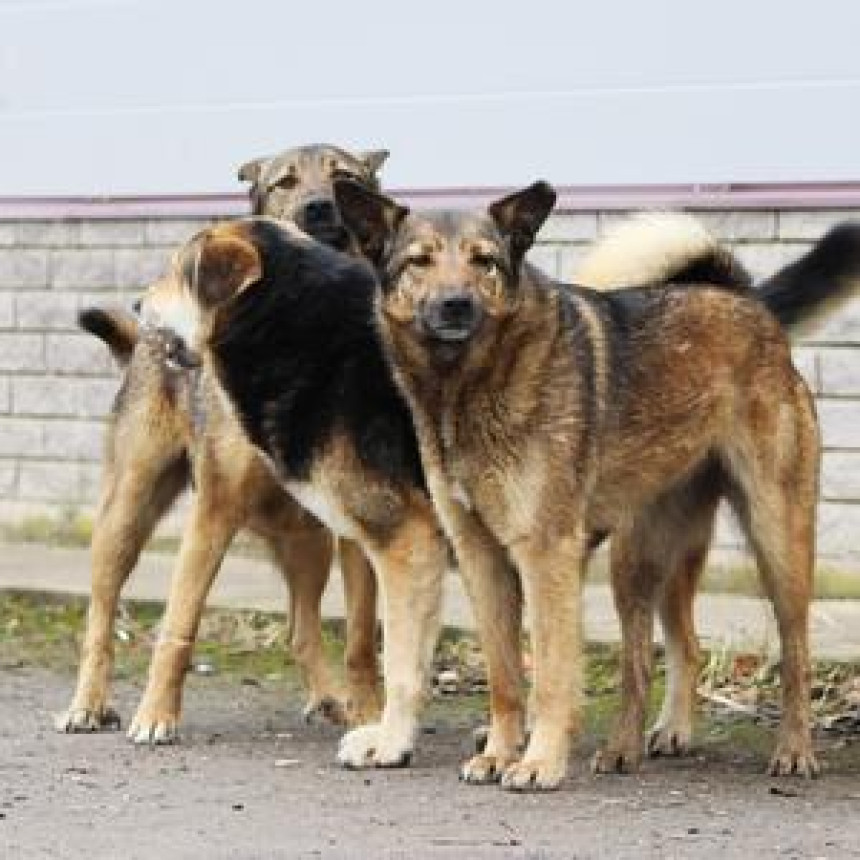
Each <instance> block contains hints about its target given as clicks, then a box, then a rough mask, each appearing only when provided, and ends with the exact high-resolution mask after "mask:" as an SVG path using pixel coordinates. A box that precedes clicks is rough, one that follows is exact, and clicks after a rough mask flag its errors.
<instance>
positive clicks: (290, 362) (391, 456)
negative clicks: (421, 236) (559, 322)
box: [210, 221, 424, 487]
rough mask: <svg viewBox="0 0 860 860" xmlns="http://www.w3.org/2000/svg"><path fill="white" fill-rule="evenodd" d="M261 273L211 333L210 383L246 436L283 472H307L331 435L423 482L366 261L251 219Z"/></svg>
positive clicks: (364, 457)
mask: <svg viewBox="0 0 860 860" xmlns="http://www.w3.org/2000/svg"><path fill="white" fill-rule="evenodd" d="M252 235H253V240H254V242H255V244H256V245H257V247H258V249H259V250H260V252H261V255H262V259H263V272H264V274H263V278H262V280H261V281H259V282H258V283H257V284H254V285H253V286H251V287H249V288H248V289H246V290H245V291H244V292H243V293H241V294H240V295H239V296H238V297H237V298H236V299H235V300H234V301H233V302H231V303H230V304H229V305H228V306H227V307H226V308H225V309H224V311H222V312H221V316H220V318H219V321H218V323H217V325H216V329H215V331H214V332H213V336H212V338H211V339H210V347H211V349H212V352H213V354H214V356H215V358H216V362H217V364H218V366H219V369H218V372H219V375H220V377H221V382H222V384H223V385H224V386H225V388H226V389H227V392H228V394H229V395H230V397H231V398H232V400H233V401H234V403H235V404H236V406H237V408H238V411H239V413H240V416H241V419H242V422H243V424H244V426H245V429H246V432H247V433H248V435H249V436H250V438H251V440H252V441H253V442H254V443H255V444H256V445H258V446H260V447H261V448H262V449H263V450H264V451H266V452H267V453H268V454H269V455H270V456H272V457H273V459H274V460H275V461H276V463H277V464H278V466H279V467H280V468H281V469H283V470H284V474H283V477H285V478H287V479H299V480H302V479H306V478H307V477H308V475H309V472H310V468H311V465H312V463H313V461H314V459H315V457H316V455H317V454H318V453H319V452H321V451H322V450H323V449H324V448H325V447H326V445H327V444H328V443H329V442H330V441H331V440H332V439H333V438H334V436H335V435H336V434H338V433H341V432H342V433H344V434H346V436H347V437H348V438H349V439H350V441H351V442H352V444H353V446H354V448H355V450H356V452H357V455H358V457H359V459H360V460H361V461H362V463H364V464H365V465H366V466H368V467H369V468H371V469H374V470H376V471H377V472H379V473H381V474H382V475H383V476H385V477H386V478H387V479H389V480H392V481H395V482H397V483H401V484H402V483H406V484H412V485H415V486H422V487H423V485H424V479H423V472H422V470H421V465H420V459H419V454H418V443H417V439H416V437H415V431H414V429H413V426H412V419H411V416H410V414H409V411H408V409H407V406H406V404H405V402H404V401H403V399H402V397H401V395H400V393H399V392H398V391H397V389H396V388H395V385H394V382H393V380H392V378H391V373H390V370H389V368H388V365H387V363H386V360H385V357H384V354H383V351H382V346H381V344H380V342H379V339H378V337H377V334H376V330H375V327H374V310H373V300H374V293H375V290H376V279H375V277H374V276H373V274H372V272H371V271H370V269H369V268H368V267H367V266H366V265H365V264H363V263H361V262H358V261H356V260H354V259H352V258H350V257H347V256H346V255H343V254H338V253H337V252H335V251H332V250H330V249H329V248H326V247H324V246H322V245H320V244H316V243H314V244H311V243H308V242H305V241H297V240H295V239H294V238H292V237H290V236H288V235H287V234H285V233H284V232H282V231H281V230H280V229H278V227H277V226H276V225H274V224H272V223H271V222H263V221H261V222H258V223H257V224H255V225H254V227H253V231H252Z"/></svg>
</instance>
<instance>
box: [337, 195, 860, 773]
mask: <svg viewBox="0 0 860 860" xmlns="http://www.w3.org/2000/svg"><path fill="white" fill-rule="evenodd" d="M336 196H337V200H338V203H339V206H340V209H341V213H342V216H343V218H344V220H345V223H346V224H347V226H348V227H349V229H350V230H351V231H352V232H353V234H354V235H355V236H356V237H357V238H358V239H359V241H361V242H362V244H363V247H364V249H365V253H366V255H367V256H368V257H369V258H370V259H372V260H373V261H374V262H375V264H376V266H377V270H378V274H379V279H380V284H381V287H380V292H379V296H378V301H377V324H378V329H379V332H380V336H381V338H382V339H383V341H384V343H385V349H386V352H387V354H388V357H389V360H390V363H391V366H392V369H393V373H394V376H395V378H396V380H397V382H398V384H399V386H400V388H401V390H402V392H403V393H404V395H405V397H406V399H407V402H408V403H409V406H410V409H411V412H412V415H413V418H414V421H415V429H416V433H417V437H418V441H419V446H420V450H421V460H422V464H423V467H424V470H425V476H426V481H427V485H428V488H429V490H430V493H431V495H432V498H433V501H434V505H435V508H436V510H437V512H438V514H439V516H440V520H441V522H442V524H443V526H444V529H445V531H446V533H447V535H448V537H449V538H450V540H451V541H452V543H453V545H454V549H455V552H456V554H457V556H458V559H459V562H460V567H461V572H462V574H463V577H464V580H465V582H466V584H467V587H468V590H469V592H470V595H471V597H472V600H473V602H474V610H475V614H476V619H477V623H478V627H479V630H480V633H481V639H482V644H483V647H484V649H485V652H486V658H487V664H488V671H489V675H490V690H491V726H490V733H489V737H488V741H487V745H486V748H485V750H484V752H483V753H482V754H480V755H478V756H476V757H474V758H472V759H471V760H469V761H468V762H466V764H465V765H464V767H463V770H462V775H463V778H464V779H465V780H467V781H470V782H477V783H484V782H490V781H497V780H499V779H500V780H501V782H502V784H503V785H504V786H506V787H508V788H511V789H516V790H527V789H551V788H555V787H556V786H558V785H559V783H560V781H561V780H562V778H563V777H564V774H565V772H566V768H567V758H568V751H569V748H570V733H571V732H572V731H575V730H576V729H577V728H578V726H579V723H580V719H581V707H580V698H581V680H580V672H581V669H580V660H581V632H580V630H581V619H580V587H581V581H582V571H583V568H584V565H585V563H586V561H587V558H588V556H589V553H590V550H591V548H592V547H593V546H594V545H595V544H596V543H599V541H600V539H602V537H604V536H605V535H607V534H611V535H612V563H611V568H612V582H613V586H614V592H615V599H616V603H617V606H618V610H619V614H620V618H621V622H622V633H623V658H622V659H623V681H622V709H621V716H620V719H619V721H618V724H617V726H616V728H615V729H614V731H613V733H612V736H611V738H610V740H609V743H608V745H607V748H606V749H605V750H604V751H603V752H602V753H601V754H599V755H598V756H597V758H596V769H597V770H599V771H617V770H623V769H627V768H629V767H633V766H635V764H636V763H638V761H639V757H640V750H641V746H642V743H641V732H642V725H641V724H642V720H643V718H644V707H645V701H646V693H647V688H648V684H649V678H650V667H651V647H650V640H651V632H652V624H653V615H654V609H655V606H658V607H659V611H660V615H661V618H662V621H663V624H664V627H665V628H666V629H667V630H668V631H669V638H670V640H673V641H674V642H675V643H676V646H677V647H675V648H674V653H675V657H674V658H673V660H674V662H675V664H676V665H675V666H674V667H673V666H672V662H673V661H670V671H671V672H672V673H673V679H670V683H669V699H670V701H669V703H668V706H667V709H666V711H665V713H666V714H667V715H668V719H667V721H666V725H665V726H663V725H658V729H657V736H656V738H655V740H654V741H653V743H654V744H656V747H657V748H659V747H662V746H665V747H666V748H667V749H668V748H671V745H672V741H671V737H670V736H671V734H672V733H673V732H674V731H675V728H676V726H675V725H673V723H675V722H677V723H678V726H680V727H682V724H683V722H684V718H683V716H682V714H681V712H682V711H686V710H687V709H688V704H687V701H686V697H689V698H691V696H690V693H689V690H690V688H691V686H692V683H693V680H694V678H695V666H696V658H695V650H694V649H693V648H692V646H691V641H692V640H693V639H694V638H695V637H694V636H692V634H691V633H690V631H689V629H688V628H689V622H690V619H691V605H692V596H693V593H694V591H695V583H696V581H697V578H698V574H699V571H700V569H701V567H702V564H703V562H704V559H705V556H706V553H707V549H708V545H709V543H710V538H711V532H712V528H713V520H714V514H715V511H716V507H717V503H718V502H719V500H720V499H723V498H725V499H727V500H728V501H729V503H730V505H731V506H732V507H733V509H734V511H735V513H736V515H737V516H738V519H739V520H740V523H741V525H742V527H743V529H744V531H745V533H746V535H747V537H748V539H749V542H750V544H751V546H752V548H753V551H754V553H755V556H756V559H757V562H758V565H759V570H760V573H761V577H762V580H763V583H764V586H765V589H766V592H767V593H768V594H769V596H770V598H771V600H772V603H773V607H774V610H775V613H776V617H777V621H778V625H779V631H780V638H781V646H782V662H781V666H782V688H783V717H782V722H781V725H780V730H779V735H778V739H777V744H776V750H775V753H774V755H773V758H772V760H771V764H770V771H771V773H773V774H790V773H798V774H803V775H813V774H815V773H816V772H817V770H818V765H817V763H816V760H815V756H814V753H813V749H812V744H811V737H810V716H809V651H808V610H809V602H810V598H811V590H812V573H813V562H814V529H815V509H816V502H817V496H818V467H819V437H818V427H817V422H816V417H815V411H814V407H813V402H812V397H811V395H810V393H809V391H808V389H807V387H806V385H805V384H804V382H803V380H802V378H801V377H800V375H799V374H798V373H797V371H796V370H795V369H794V367H793V365H792V362H791V354H790V350H789V345H788V341H787V339H786V336H785V332H784V331H783V326H782V325H781V323H780V318H779V317H778V316H777V314H780V316H781V317H782V319H784V320H789V319H790V318H792V317H803V316H804V315H805V314H806V312H808V311H811V310H812V309H814V308H815V306H816V305H818V304H819V303H820V302H821V301H822V300H823V299H825V298H827V297H828V294H829V293H833V292H838V291H840V290H842V289H844V288H845V286H846V283H845V281H844V280H842V281H840V280H839V279H836V280H834V281H833V282H832V283H831V284H827V285H824V286H823V289H819V287H820V286H822V285H819V284H810V283H808V282H804V279H803V278H799V279H798V278H794V279H792V278H783V280H782V281H780V280H779V277H777V278H775V279H774V281H773V283H772V284H771V285H770V287H769V288H768V289H766V290H764V291H762V293H761V294H758V295H757V294H756V293H755V292H754V291H753V290H752V289H751V286H750V281H749V278H748V277H747V276H746V274H745V272H744V271H743V269H742V267H741V266H740V265H739V264H738V263H737V261H736V260H735V259H734V258H733V257H732V256H731V254H729V253H728V252H727V251H725V250H724V249H722V248H721V247H719V246H717V245H715V244H710V245H707V246H705V247H701V246H700V247H697V248H696V249H695V250H694V251H693V253H689V254H681V255H678V259H677V260H676V263H677V264H676V265H672V266H669V267H668V268H666V269H665V270H664V271H662V272H660V273H659V275H658V276H657V277H656V281H657V282H656V283H654V284H652V285H651V286H647V287H642V288H631V289H625V290H621V291H617V292H607V293H602V292H598V291H595V290H589V289H586V288H579V287H570V286H565V285H560V284H557V283H554V282H553V281H551V280H550V279H549V278H547V277H546V276H545V275H543V274H542V273H541V272H539V271H538V270H537V269H535V268H534V267H532V266H531V265H529V264H528V263H527V262H526V261H525V259H524V257H525V253H526V251H527V250H528V249H529V247H530V246H531V245H532V243H533V241H534V238H535V235H536V233H537V231H538V230H539V228H540V227H541V225H542V224H543V223H544V221H545V219H546V218H547V216H548V215H549V213H550V212H551V210H552V208H553V206H554V202H555V193H554V191H553V190H552V189H551V188H550V187H549V186H548V185H546V184H545V183H536V184H534V185H533V186H531V187H529V188H527V189H525V190H523V191H521V192H519V193H516V194H513V195H510V196H508V197H505V198H504V199H501V200H499V201H497V202H496V203H494V204H492V205H491V206H490V207H489V208H488V210H487V211H486V212H481V213H477V214H450V213H448V214H438V215H415V214H410V213H409V212H408V210H407V209H405V208H404V207H402V206H399V205H398V204H397V203H395V202H394V201H392V200H390V199H388V198H385V197H383V196H381V195H378V194H375V193H373V192H369V191H367V190H366V189H363V188H360V187H359V186H357V185H355V184H354V183H348V182H344V183H338V184H337V186H336ZM854 232H855V236H854V241H855V243H856V241H857V236H856V232H857V230H856V228H854ZM824 242H825V243H826V242H827V239H825V240H824ZM650 253H651V255H652V256H651V257H650V258H649V259H651V270H652V271H653V270H654V269H655V263H654V261H655V260H658V259H664V257H665V253H666V249H665V248H660V247H655V248H652V249H651V252H650ZM814 253H815V252H813V254H814ZM855 255H856V248H855ZM624 256H625V255H624V254H623V253H622V254H620V255H618V257H617V258H616V260H617V259H618V258H620V259H623V258H624ZM622 285H623V282H622ZM805 287H811V289H809V290H805ZM769 308H770V309H769ZM771 309H772V310H771ZM786 309H789V310H790V311H791V313H786V312H785V311H786ZM523 592H524V593H525V595H526V597H527V602H528V605H529V608H530V612H531V628H532V649H533V655H534V656H533V662H534V686H533V690H532V697H533V698H532V707H533V717H534V722H533V725H532V731H531V736H530V739H529V741H528V744H527V746H526V749H525V752H524V754H523V755H522V756H521V755H520V752H519V747H520V744H521V743H522V741H523V722H524V708H523V705H522V701H521V685H522V673H521V668H520V660H519V634H520V618H521V603H522V598H521V595H522V593H523ZM673 683H674V688H675V690H677V689H680V688H684V689H685V690H687V692H686V693H681V694H678V695H677V697H676V699H674V700H673V696H674V695H675V694H674V693H673ZM664 735H665V737H663V736H664Z"/></svg>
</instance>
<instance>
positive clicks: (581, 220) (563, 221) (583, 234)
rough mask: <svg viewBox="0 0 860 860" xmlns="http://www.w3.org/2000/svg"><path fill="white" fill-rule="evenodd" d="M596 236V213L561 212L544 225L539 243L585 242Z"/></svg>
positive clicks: (539, 234)
mask: <svg viewBox="0 0 860 860" xmlns="http://www.w3.org/2000/svg"><path fill="white" fill-rule="evenodd" d="M596 236H597V213H596V212H588V211H584V212H560V213H558V214H556V215H553V216H552V217H551V218H550V219H549V221H547V222H546V224H544V225H543V227H542V228H541V231H540V233H538V242H541V243H544V242H585V241H590V240H592V239H594V238H595V237H596Z"/></svg>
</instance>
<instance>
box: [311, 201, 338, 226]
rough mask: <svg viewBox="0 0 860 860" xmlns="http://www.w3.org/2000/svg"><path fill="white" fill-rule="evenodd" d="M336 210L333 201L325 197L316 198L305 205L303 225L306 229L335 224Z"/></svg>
mask: <svg viewBox="0 0 860 860" xmlns="http://www.w3.org/2000/svg"><path fill="white" fill-rule="evenodd" d="M336 221H337V210H336V209H335V208H334V201H333V200H329V199H328V198H326V197H318V198H316V199H314V200H308V202H307V203H305V223H306V224H307V226H308V227H321V226H327V225H330V224H335V223H336Z"/></svg>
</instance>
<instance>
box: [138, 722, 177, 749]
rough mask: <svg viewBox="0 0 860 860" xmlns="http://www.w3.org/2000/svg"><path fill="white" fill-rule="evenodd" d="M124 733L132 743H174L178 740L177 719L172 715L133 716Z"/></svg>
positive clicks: (157, 744) (152, 744) (149, 744)
mask: <svg viewBox="0 0 860 860" xmlns="http://www.w3.org/2000/svg"><path fill="white" fill-rule="evenodd" d="M126 735H127V737H128V739H129V740H130V741H131V742H132V743H134V744H139V745H147V746H162V745H165V744H175V743H178V742H179V721H178V720H177V718H176V717H173V716H162V717H152V718H147V717H144V716H135V718H134V719H133V720H132V722H131V725H130V726H129V727H128V732H126Z"/></svg>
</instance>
